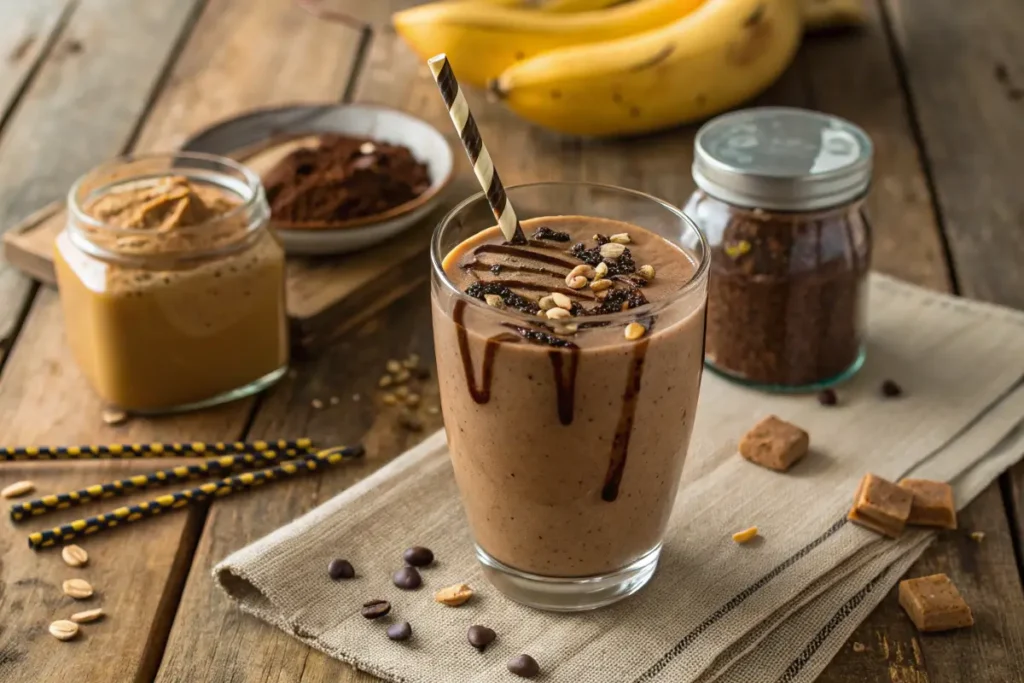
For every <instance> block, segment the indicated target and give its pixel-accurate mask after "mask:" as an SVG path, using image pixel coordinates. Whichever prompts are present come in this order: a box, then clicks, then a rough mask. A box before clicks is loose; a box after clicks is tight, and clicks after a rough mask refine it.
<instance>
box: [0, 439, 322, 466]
mask: <svg viewBox="0 0 1024 683" xmlns="http://www.w3.org/2000/svg"><path fill="white" fill-rule="evenodd" d="M312 447H313V441H312V440H311V439H306V438H302V439H296V440H294V441H286V440H284V439H279V440H277V441H251V442H242V441H234V442H231V443H223V442H217V443H205V442H202V441H195V442H192V443H118V444H106V445H91V446H18V447H17V448H0V462H8V461H14V460H106V459H115V460H116V459H132V458H202V457H206V456H209V455H227V454H232V453H252V452H255V451H265V450H268V449H271V448H273V449H276V450H278V451H285V450H288V449H292V448H294V449H299V450H307V451H308V450H310V449H311V448H312Z"/></svg>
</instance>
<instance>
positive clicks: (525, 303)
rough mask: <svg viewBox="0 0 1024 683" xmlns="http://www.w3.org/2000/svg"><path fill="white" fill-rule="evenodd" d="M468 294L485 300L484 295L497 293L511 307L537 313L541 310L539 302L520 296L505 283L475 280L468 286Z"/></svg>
mask: <svg viewBox="0 0 1024 683" xmlns="http://www.w3.org/2000/svg"><path fill="white" fill-rule="evenodd" d="M466 294H468V295H469V296H471V297H473V298H474V299H480V300H481V301H484V297H485V296H486V295H488V294H497V295H498V296H500V297H501V301H502V303H504V304H505V305H506V306H508V307H509V308H515V309H517V310H520V311H522V312H523V313H531V314H536V313H539V312H540V307H539V306H538V305H537V302H535V301H532V300H530V299H527V298H526V297H524V296H520V295H519V294H516V293H515V292H513V291H512V290H511V289H509V288H508V287H506V286H505V285H499V284H497V283H496V282H474V283H473V284H471V285H470V286H469V287H467V288H466Z"/></svg>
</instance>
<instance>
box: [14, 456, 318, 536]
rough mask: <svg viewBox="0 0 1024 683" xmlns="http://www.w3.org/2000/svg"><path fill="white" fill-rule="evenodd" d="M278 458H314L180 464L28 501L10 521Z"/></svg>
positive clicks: (247, 458)
mask: <svg viewBox="0 0 1024 683" xmlns="http://www.w3.org/2000/svg"><path fill="white" fill-rule="evenodd" d="M279 455H280V456H281V457H282V458H294V457H296V456H301V457H307V458H309V457H314V456H315V453H314V452H312V451H307V450H302V451H299V450H298V449H295V448H289V449H287V450H285V451H283V452H281V453H280V454H279V453H278V451H276V450H266V451H256V452H255V453H245V454H242V455H222V456H221V457H219V458H212V459H210V460H207V461H206V462H203V463H200V464H198V465H179V466H177V467H172V468H170V469H166V470H157V471H156V472H149V473H148V474H136V475H133V476H131V477H127V478H125V479H117V480H115V481H111V482H107V483H106V484H93V485H91V486H86V487H85V488H81V489H78V490H77V491H68V492H67V493H54V494H51V495H48V496H43V497H42V498H36V499H35V500H27V501H25V502H24V503H15V504H14V505H12V506H11V510H10V515H11V519H12V520H14V521H15V522H19V521H21V520H23V519H25V518H26V517H37V516H39V515H42V514H46V513H47V512H53V511H54V510H64V509H67V508H69V507H71V506H73V505H82V504H83V503H88V502H90V501H93V500H98V499H100V498H113V497H115V496H124V495H128V494H130V493H133V492H135V491H139V490H142V489H147V488H150V487H153V486H164V485H165V484H167V483H168V482H171V481H187V480H189V479H195V478H197V477H202V476H207V475H212V474H221V473H223V472H230V471H232V470H237V469H240V468H241V469H252V468H253V467H255V466H256V465H257V464H260V465H264V466H265V465H266V464H270V463H273V462H277V461H278V459H279Z"/></svg>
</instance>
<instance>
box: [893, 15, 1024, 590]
mask: <svg viewBox="0 0 1024 683" xmlns="http://www.w3.org/2000/svg"><path fill="white" fill-rule="evenodd" d="M887 7H888V9H889V17H890V21H891V25H892V28H893V33H894V35H895V36H896V39H897V44H898V47H899V54H900V57H901V59H902V60H903V62H904V68H905V70H906V74H907V79H908V82H909V84H910V95H911V97H912V100H913V102H914V105H915V109H916V113H917V120H918V124H919V135H920V137H921V140H922V142H923V145H924V151H925V154H926V157H927V159H928V162H929V168H930V170H931V176H932V179H933V183H934V185H935V191H936V204H937V206H938V207H939V209H940V211H941V214H942V219H943V224H944V225H945V228H946V234H947V238H948V242H949V251H950V258H951V260H952V262H953V264H954V267H955V270H956V281H957V285H958V287H959V289H960V291H961V292H962V293H963V294H964V295H965V296H970V297H974V298H979V299H986V300H989V301H995V302H997V303H1001V304H1005V305H1008V306H1014V307H1017V308H1024V267H1022V265H1021V264H1024V227H1022V222H1024V196H1022V194H1021V191H1020V187H1021V178H1022V177H1024V160H1022V159H1021V156H1020V150H1021V148H1022V146H1024V115H1022V107H1024V51H1022V50H1021V49H1020V44H1021V40H1022V39H1024V6H1022V5H1021V3H1019V2H1014V1H1013V0H1002V1H1000V2H993V3H986V4H985V5H984V7H980V6H975V5H960V4H956V5H955V6H954V4H953V3H950V2H948V1H947V2H942V3H939V4H938V5H935V6H933V7H930V8H929V11H928V12H922V11H921V8H920V7H919V6H917V5H915V4H914V3H912V2H902V0H887ZM1006 482H1007V486H1006V488H1005V490H1006V492H1007V495H1006V500H1005V501H1004V502H1005V503H1006V504H1007V506H1008V508H1009V509H1010V511H1011V514H1012V515H1013V516H1014V518H1015V520H1016V524H1015V527H1016V532H1017V543H1018V548H1021V547H1024V533H1022V529H1024V464H1021V465H1017V466H1016V467H1015V468H1013V469H1012V471H1011V473H1010V474H1009V475H1007V476H1006ZM1017 563H1018V571H1019V572H1021V573H1022V575H1024V559H1022V557H1021V556H1019V555H1018V557H1017Z"/></svg>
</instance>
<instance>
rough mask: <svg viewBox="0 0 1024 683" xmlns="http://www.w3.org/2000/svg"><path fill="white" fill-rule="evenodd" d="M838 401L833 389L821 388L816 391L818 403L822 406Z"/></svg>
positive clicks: (832, 404) (831, 404)
mask: <svg viewBox="0 0 1024 683" xmlns="http://www.w3.org/2000/svg"><path fill="white" fill-rule="evenodd" d="M838 402H839V399H838V398H837V397H836V392H835V390H834V389H822V390H821V391H819V392H818V403H820V404H821V405H823V406H834V405H835V404H836V403H838Z"/></svg>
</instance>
